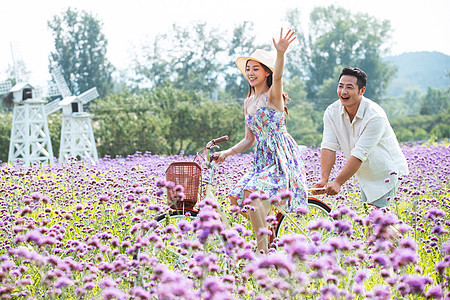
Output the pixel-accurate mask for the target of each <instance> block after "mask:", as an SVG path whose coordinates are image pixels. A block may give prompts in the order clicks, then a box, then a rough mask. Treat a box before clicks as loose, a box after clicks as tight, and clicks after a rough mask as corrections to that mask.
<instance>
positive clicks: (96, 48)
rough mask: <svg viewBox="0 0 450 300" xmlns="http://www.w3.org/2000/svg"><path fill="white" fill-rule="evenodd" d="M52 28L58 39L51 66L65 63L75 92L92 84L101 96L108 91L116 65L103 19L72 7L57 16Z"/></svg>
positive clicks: (51, 23)
mask: <svg viewBox="0 0 450 300" xmlns="http://www.w3.org/2000/svg"><path fill="white" fill-rule="evenodd" d="M48 27H49V29H50V30H51V32H52V35H53V37H54V39H55V45H54V46H55V51H54V52H51V54H50V59H49V60H50V65H49V68H50V69H51V68H52V65H53V64H58V65H60V66H61V68H62V70H63V75H64V78H65V80H66V82H67V84H68V85H69V89H70V90H71V91H72V93H74V94H80V93H82V92H84V91H86V90H88V89H90V88H92V87H97V90H98V91H99V94H100V95H101V96H104V95H106V94H108V92H110V89H111V87H112V76H111V73H112V71H113V66H112V65H111V63H110V62H109V61H108V60H107V58H106V50H107V45H108V42H107V40H106V38H105V35H104V34H103V33H102V24H101V23H100V21H99V20H97V19H96V18H95V17H94V16H92V15H91V14H89V13H87V12H85V11H81V12H79V11H77V10H75V9H71V8H68V9H67V11H66V12H64V13H62V15H61V16H54V17H53V19H52V20H51V21H49V22H48Z"/></svg>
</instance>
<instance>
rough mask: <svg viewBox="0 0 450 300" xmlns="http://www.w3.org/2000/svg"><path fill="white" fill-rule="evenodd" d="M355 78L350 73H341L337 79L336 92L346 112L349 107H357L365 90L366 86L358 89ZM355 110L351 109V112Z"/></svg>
mask: <svg viewBox="0 0 450 300" xmlns="http://www.w3.org/2000/svg"><path fill="white" fill-rule="evenodd" d="M356 80H357V78H356V77H355V76H351V75H342V77H341V79H339V84H338V88H337V94H338V96H339V99H340V100H341V104H342V106H344V107H345V108H346V109H347V112H349V109H350V110H352V109H356V110H357V109H358V106H359V103H360V102H361V97H362V95H363V94H364V91H365V90H366V87H362V88H361V89H359V88H358V85H357V84H356ZM356 110H355V111H352V113H356Z"/></svg>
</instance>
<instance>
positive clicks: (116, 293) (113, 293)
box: [102, 287, 128, 300]
mask: <svg viewBox="0 0 450 300" xmlns="http://www.w3.org/2000/svg"><path fill="white" fill-rule="evenodd" d="M102 295H103V298H104V299H105V300H106V299H117V300H122V299H128V295H127V294H125V293H124V292H123V291H121V290H119V289H117V288H111V287H108V288H106V289H104V290H103V292H102Z"/></svg>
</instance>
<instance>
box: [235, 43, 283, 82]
mask: <svg viewBox="0 0 450 300" xmlns="http://www.w3.org/2000/svg"><path fill="white" fill-rule="evenodd" d="M248 60H255V61H257V62H259V63H261V64H263V65H265V66H266V67H268V68H269V69H270V70H271V71H272V72H273V69H274V65H275V59H274V57H273V55H272V53H270V52H269V51H266V50H263V49H256V50H255V51H254V52H253V53H252V55H250V56H241V57H238V58H237V59H236V65H237V67H238V69H239V71H241V73H242V74H244V76H245V68H246V66H247V61H248Z"/></svg>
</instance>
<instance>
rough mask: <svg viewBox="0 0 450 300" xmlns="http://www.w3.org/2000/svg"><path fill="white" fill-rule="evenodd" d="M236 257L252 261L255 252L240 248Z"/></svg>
mask: <svg viewBox="0 0 450 300" xmlns="http://www.w3.org/2000/svg"><path fill="white" fill-rule="evenodd" d="M236 258H237V259H247V260H250V261H252V260H253V259H255V253H254V252H253V251H252V250H250V249H242V250H240V251H239V252H238V253H237V254H236Z"/></svg>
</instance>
